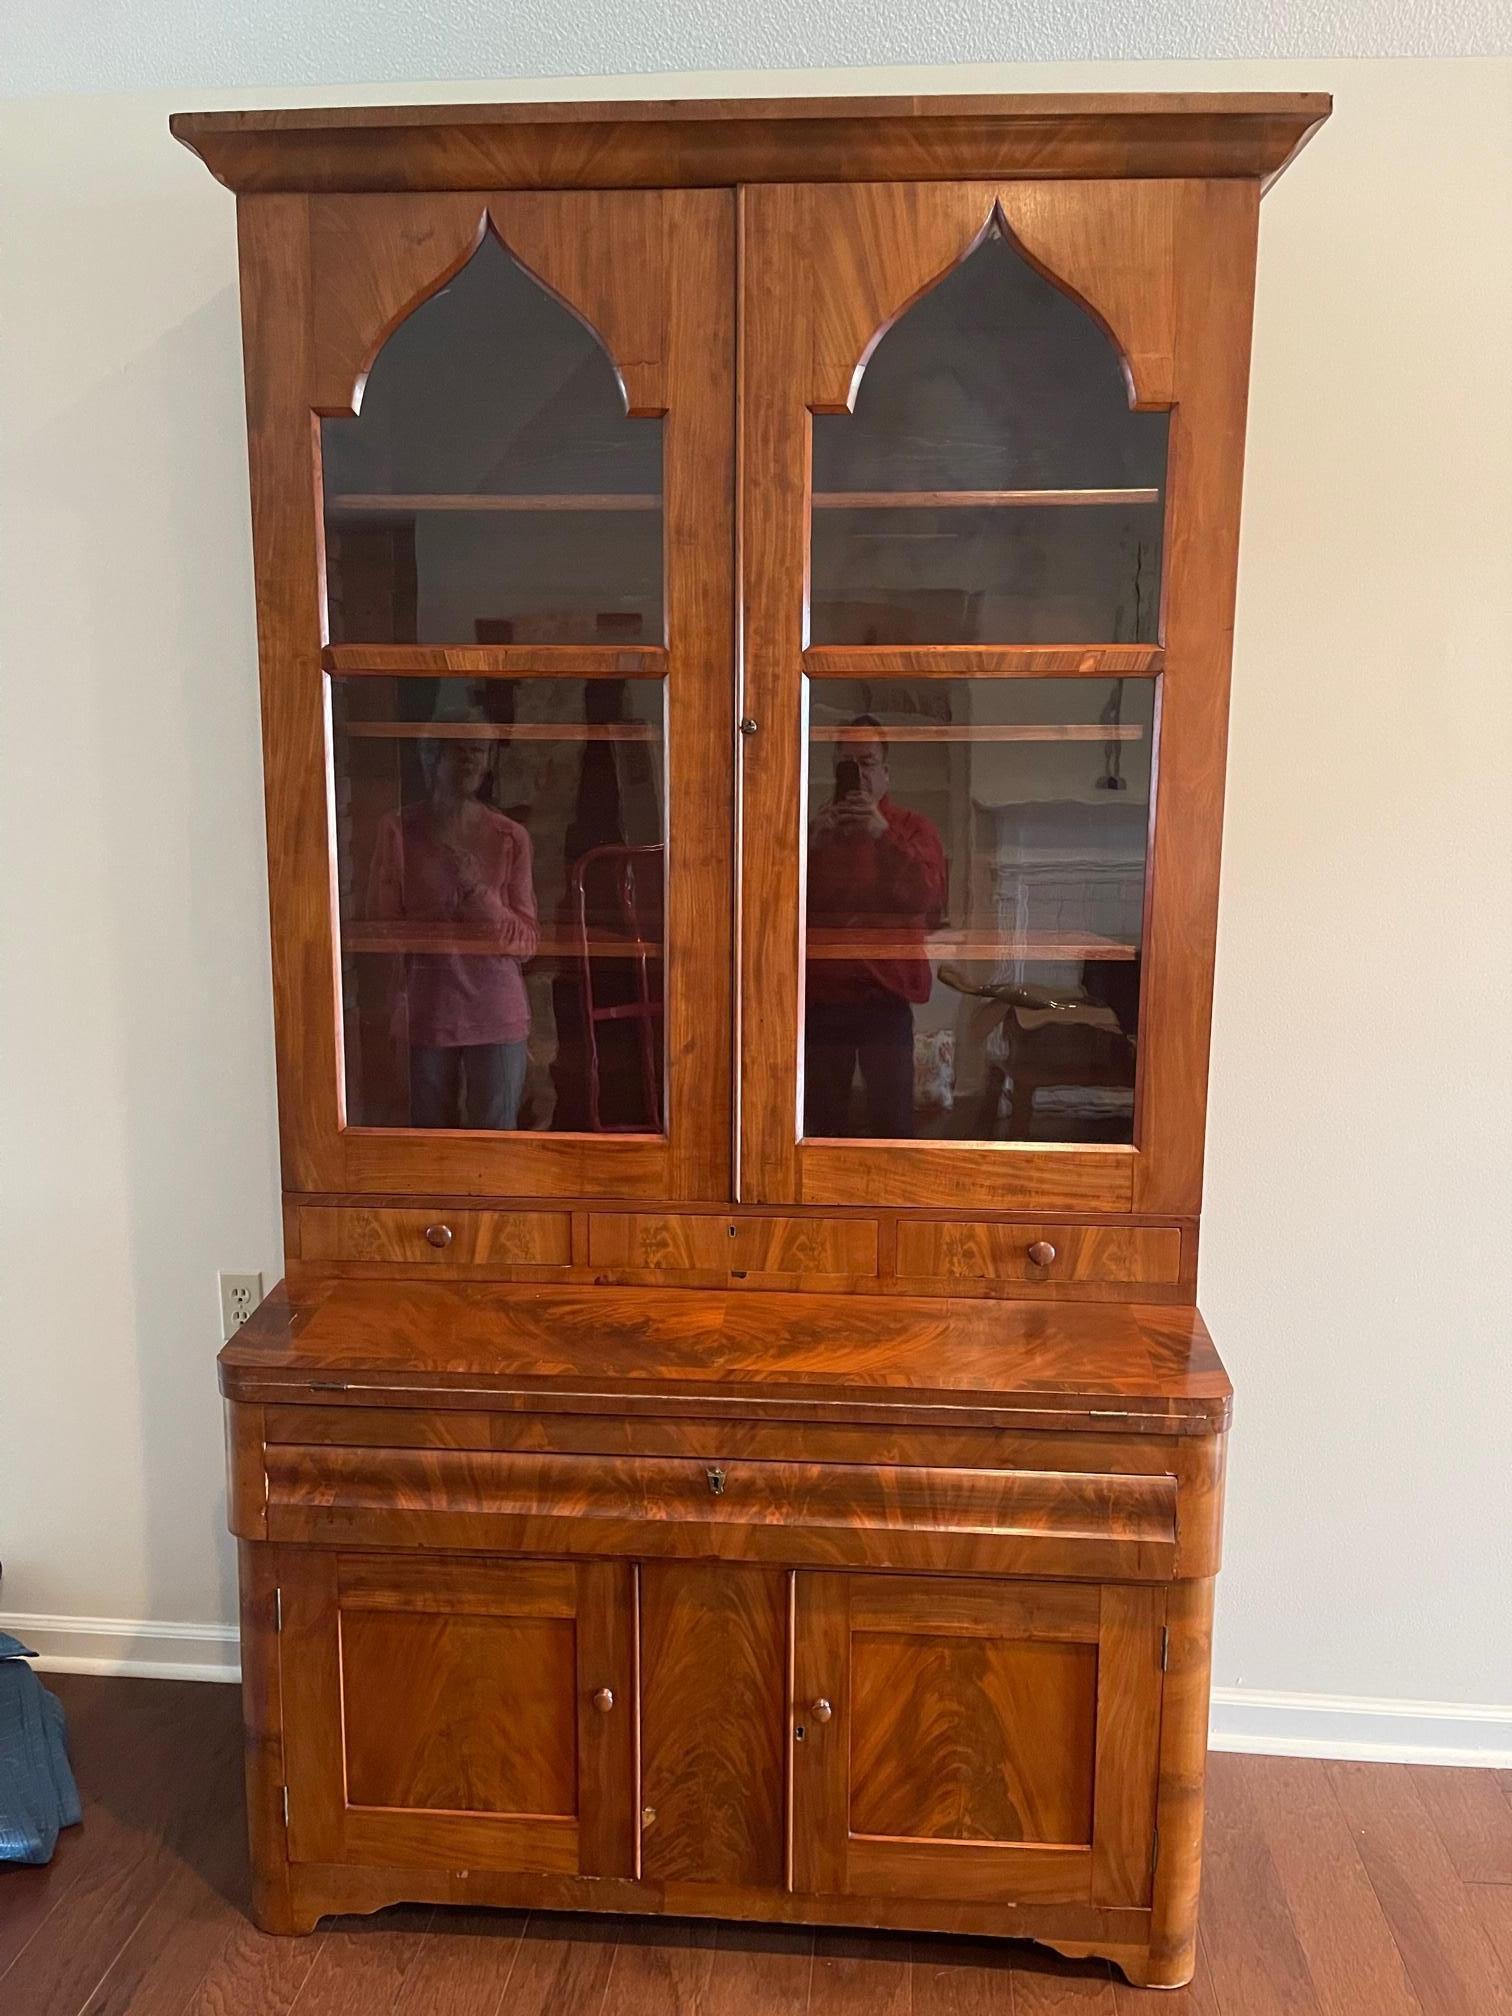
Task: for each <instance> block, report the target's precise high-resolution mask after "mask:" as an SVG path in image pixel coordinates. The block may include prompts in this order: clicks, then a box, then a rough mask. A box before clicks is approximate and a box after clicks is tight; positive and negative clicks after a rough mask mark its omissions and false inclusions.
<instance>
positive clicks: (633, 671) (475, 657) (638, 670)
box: [320, 641, 667, 679]
mask: <svg viewBox="0 0 1512 2016" xmlns="http://www.w3.org/2000/svg"><path fill="white" fill-rule="evenodd" d="M320 662H321V664H322V665H323V666H324V667H325V669H326V671H327V672H338V673H340V674H341V675H342V676H343V677H345V678H364V679H402V678H406V677H410V678H416V677H418V678H426V679H541V678H548V679H662V678H665V677H666V672H667V648H666V646H665V645H664V644H616V643H614V642H612V641H606V642H604V643H602V644H327V645H326V647H325V649H324V650H323V651H322V652H321V654H320Z"/></svg>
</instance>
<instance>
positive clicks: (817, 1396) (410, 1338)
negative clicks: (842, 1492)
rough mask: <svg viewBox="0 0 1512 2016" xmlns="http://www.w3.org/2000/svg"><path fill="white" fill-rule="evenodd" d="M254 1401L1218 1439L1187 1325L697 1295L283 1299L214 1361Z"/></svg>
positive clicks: (373, 1289) (549, 1291)
mask: <svg viewBox="0 0 1512 2016" xmlns="http://www.w3.org/2000/svg"><path fill="white" fill-rule="evenodd" d="M220 1363H221V1389H222V1391H223V1392H224V1393H225V1394H226V1395H227V1396H228V1397H229V1398H231V1399H234V1400H243V1401H272V1400H277V1401H294V1400H302V1401H306V1402H308V1401H309V1400H310V1399H312V1398H314V1399H317V1400H321V1401H328V1402H330V1403H332V1404H344V1405H362V1406H369V1407H371V1406H416V1405H424V1406H453V1407H456V1406H466V1407H470V1408H504V1409H508V1410H511V1411H519V1410H525V1411H534V1412H543V1411H548V1410H549V1411H551V1412H557V1413H560V1412H571V1413H620V1414H624V1413H637V1414H646V1413H653V1414H680V1415H688V1414H696V1415H704V1416H707V1415H711V1414H718V1415H739V1416H742V1417H747V1418H749V1417H753V1416H755V1417H767V1418H778V1419H788V1420H836V1419H844V1420H868V1421H887V1422H894V1423H896V1422H901V1421H909V1422H914V1423H918V1424H922V1425H928V1424H931V1423H936V1424H945V1423H947V1422H964V1421H967V1420H975V1421H980V1422H982V1423H983V1424H986V1425H1003V1424H1004V1423H1005V1422H1006V1421H1012V1420H1018V1421H1024V1420H1025V1419H1029V1420H1032V1422H1033V1423H1034V1424H1035V1425H1036V1426H1041V1427H1055V1426H1067V1427H1076V1428H1078V1429H1086V1428H1089V1427H1090V1428H1094V1429H1095V1428H1098V1427H1106V1428H1109V1429H1116V1430H1119V1431H1123V1432H1130V1431H1134V1430H1138V1431H1139V1432H1143V1433H1164V1434H1211V1433H1213V1432H1214V1431H1215V1430H1219V1429H1222V1428H1224V1427H1225V1426H1226V1425H1227V1422H1228V1415H1229V1401H1230V1397H1231V1394H1232V1390H1233V1389H1232V1388H1231V1386H1230V1385H1229V1381H1228V1376H1227V1374H1226V1373H1225V1372H1224V1370H1223V1366H1222V1364H1221V1362H1220V1361H1219V1358H1218V1354H1217V1352H1216V1351H1215V1350H1214V1348H1213V1343H1212V1339H1211V1338H1210V1337H1209V1336H1208V1333H1207V1329H1206V1326H1205V1325H1204V1324H1203V1321H1202V1318H1201V1317H1200V1316H1199V1315H1198V1313H1197V1311H1196V1310H1195V1309H1193V1308H1170V1307H1153V1306H1152V1307H1145V1306H1143V1305H1139V1304H1123V1303H1106V1302H1102V1303H1073V1302H1044V1301H1034V1302H1029V1301H1025V1302H1007V1301H980V1302H977V1301H971V1302H968V1301H963V1300H940V1299H933V1298H928V1299H926V1298H922V1297H921V1298H914V1297H903V1296H866V1295H806V1294H777V1293H761V1292H743V1291H721V1290H715V1289H707V1290H706V1289H695V1288H549V1287H540V1286H537V1285H535V1284H518V1285H500V1284H497V1283H478V1284H473V1283H467V1282H416V1281H412V1280H405V1281H396V1282H393V1283H389V1282H380V1281H333V1282H327V1283H323V1284H320V1285H318V1286H316V1287H314V1288H312V1289H309V1290H301V1291H300V1292H299V1293H298V1294H291V1293H290V1292H289V1291H288V1290H287V1289H285V1288H280V1289H278V1290H277V1291H275V1293H274V1294H273V1295H271V1296H270V1297H269V1298H268V1300H267V1301H266V1302H264V1304H263V1306H262V1307H261V1309H259V1311H258V1312H257V1314H256V1316H255V1317H254V1318H253V1319H252V1321H251V1322H250V1323H248V1324H247V1325H245V1326H244V1328H243V1329H241V1330H240V1331H238V1332H237V1334H236V1336H235V1337H234V1338H233V1339H232V1340H231V1342H230V1343H229V1344H228V1345H227V1346H226V1347H225V1349H224V1351H223V1352H222V1353H221V1361H220Z"/></svg>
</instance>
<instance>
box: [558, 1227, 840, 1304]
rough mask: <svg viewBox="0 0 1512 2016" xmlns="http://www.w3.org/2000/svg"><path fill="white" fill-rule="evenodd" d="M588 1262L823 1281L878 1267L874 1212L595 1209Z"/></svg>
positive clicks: (634, 1269)
mask: <svg viewBox="0 0 1512 2016" xmlns="http://www.w3.org/2000/svg"><path fill="white" fill-rule="evenodd" d="M588 1261H589V1265H590V1266H593V1267H601V1268H604V1269H606V1270H607V1271H610V1272H613V1273H622V1272H624V1273H636V1274H641V1273H657V1274H717V1275H719V1276H720V1278H721V1279H724V1278H726V1277H729V1276H731V1275H733V1276H736V1277H737V1278H748V1279H751V1280H773V1279H780V1280H782V1281H791V1282H795V1283H796V1282H802V1284H803V1285H805V1286H807V1285H812V1286H816V1287H819V1286H822V1285H823V1284H824V1283H825V1282H826V1281H827V1280H830V1279H856V1278H865V1277H869V1276H873V1275H875V1274H876V1271H877V1227H876V1222H875V1220H873V1219H870V1218H808V1217H805V1218H737V1217H723V1216H703V1215H695V1214H693V1213H691V1212H689V1213H667V1212H647V1211H641V1212H635V1211H627V1212H623V1213H621V1212H615V1213H612V1214H611V1213H608V1212H605V1213H603V1214H595V1215H594V1216H593V1217H592V1218H591V1219H590V1220H589V1223H588Z"/></svg>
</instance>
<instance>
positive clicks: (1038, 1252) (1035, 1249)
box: [1029, 1239, 1055, 1267]
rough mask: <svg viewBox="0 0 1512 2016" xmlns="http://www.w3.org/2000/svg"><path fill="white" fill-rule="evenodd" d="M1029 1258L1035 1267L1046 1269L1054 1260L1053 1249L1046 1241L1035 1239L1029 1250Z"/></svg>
mask: <svg viewBox="0 0 1512 2016" xmlns="http://www.w3.org/2000/svg"><path fill="white" fill-rule="evenodd" d="M1029 1258H1030V1259H1031V1260H1032V1261H1033V1262H1034V1264H1035V1266H1036V1267H1048V1266H1049V1265H1050V1263H1051V1262H1052V1261H1053V1260H1054V1258H1055V1248H1054V1247H1053V1246H1052V1245H1051V1244H1050V1241H1049V1240H1048V1239H1036V1240H1035V1242H1034V1244H1033V1245H1032V1246H1031V1247H1030V1248H1029Z"/></svg>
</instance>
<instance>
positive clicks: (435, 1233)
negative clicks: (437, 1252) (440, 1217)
mask: <svg viewBox="0 0 1512 2016" xmlns="http://www.w3.org/2000/svg"><path fill="white" fill-rule="evenodd" d="M425 1237H426V1240H427V1241H428V1243H429V1244H430V1245H432V1246H440V1247H442V1248H445V1247H447V1246H450V1244H451V1242H452V1229H451V1227H450V1225H427V1226H426V1228H425Z"/></svg>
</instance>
